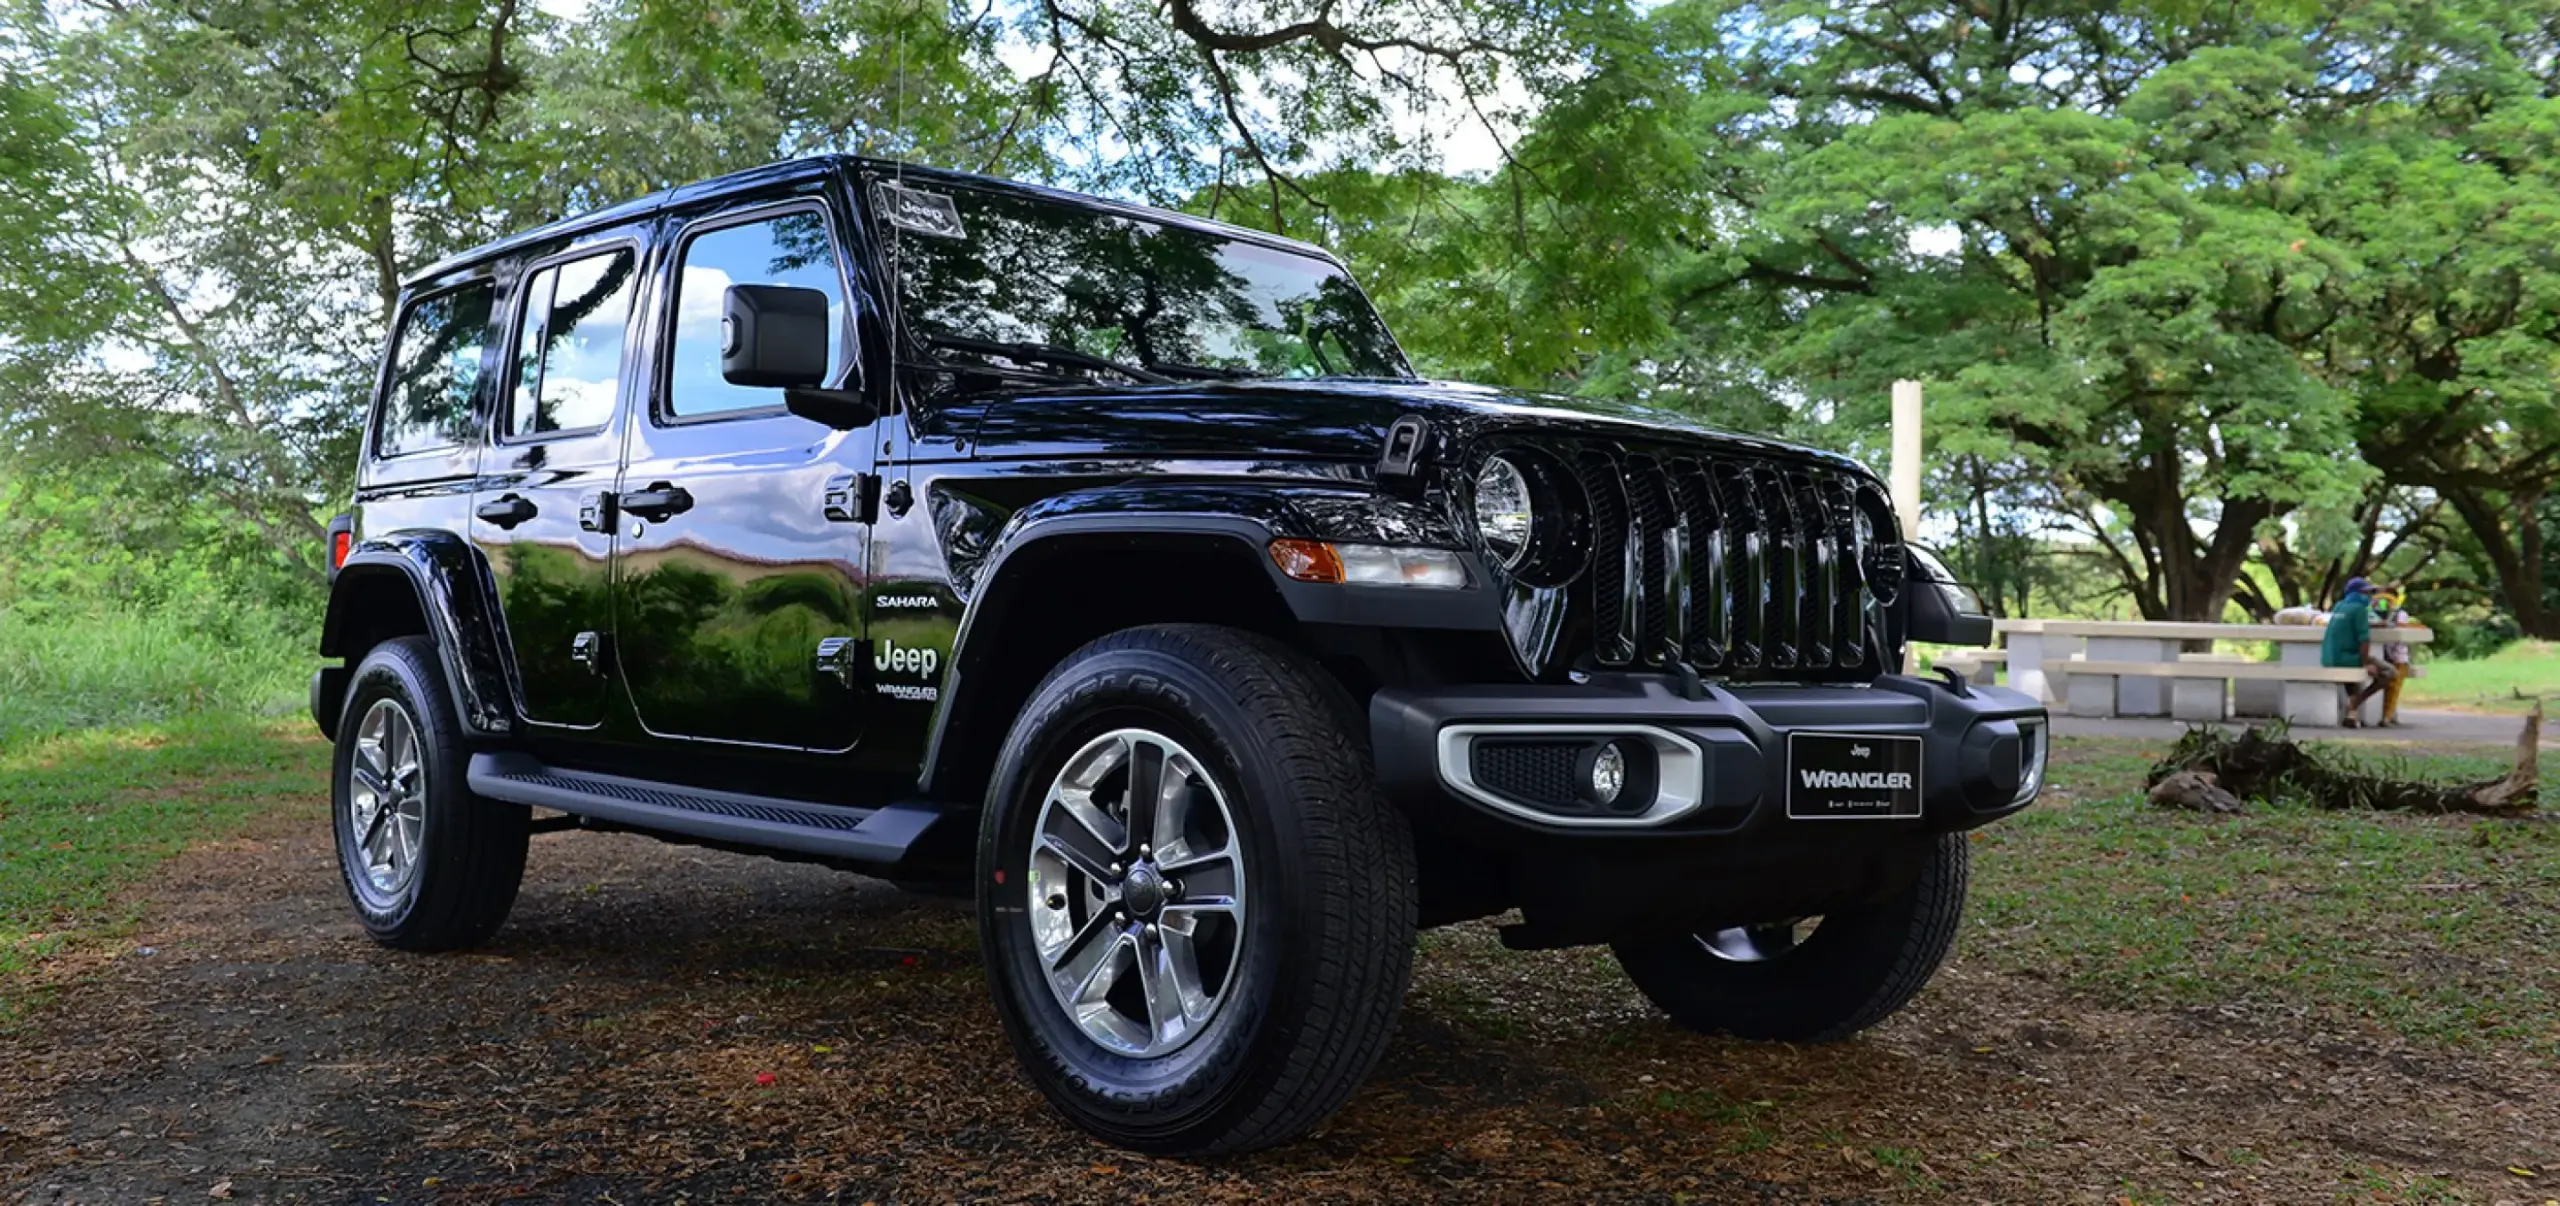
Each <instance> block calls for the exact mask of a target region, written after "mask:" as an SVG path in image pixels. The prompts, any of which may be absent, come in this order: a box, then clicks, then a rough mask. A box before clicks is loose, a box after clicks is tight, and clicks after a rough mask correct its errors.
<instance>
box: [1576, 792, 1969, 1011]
mask: <svg viewBox="0 0 2560 1206" xmlns="http://www.w3.org/2000/svg"><path fill="white" fill-rule="evenodd" d="M1967 860H1968V854H1967V847H1966V845H1965V837H1964V835H1963V834H1961V833H1950V834H1945V835H1942V836H1940V837H1938V838H1936V839H1934V841H1933V842H1932V844H1931V845H1930V846H1929V847H1928V849H1927V850H1926V852H1925V855H1924V861H1923V862H1922V864H1921V866H1920V869H1919V873H1918V874H1917V875H1915V876H1913V877H1912V880H1911V882H1910V884H1909V885H1908V886H1906V887H1905V888H1903V889H1902V890H1901V891H1899V892H1896V893H1894V894H1893V895H1891V896H1888V897H1885V898H1884V899H1882V900H1879V901H1875V902H1872V903H1869V904H1864V905H1860V906H1857V907H1855V908H1851V909H1845V910H1842V911H1840V912H1836V913H1831V914H1828V915H1825V916H1822V917H1813V918H1782V919H1777V920H1773V921H1769V922H1766V923H1762V924H1758V925H1750V926H1740V927H1736V928H1733V929H1728V930H1718V931H1715V932H1712V933H1701V934H1689V935H1683V936H1681V937H1678V938H1672V939H1667V940H1663V941H1655V942H1644V943H1620V944H1618V945H1617V946H1616V947H1615V948H1613V949H1614V950H1615V951H1616V953H1617V956H1618V965H1619V966H1620V967H1623V968H1625V969H1626V972H1627V978H1628V979H1631V980H1633V981H1635V983H1636V987H1637V988H1638V989H1640V990H1642V991H1643V992H1644V995H1645V996H1646V997H1648V998H1650V999H1651V1000H1652V1001H1653V1003H1654V1004H1655V1005H1657V1006H1660V1007H1661V1009H1662V1011H1663V1012H1664V1013H1667V1014H1670V1015H1671V1018H1672V1020H1673V1021H1676V1022H1678V1023H1680V1024H1681V1025H1683V1026H1686V1027H1688V1028H1690V1029H1692V1030H1697V1031H1701V1032H1703V1033H1707V1034H1729V1035H1732V1036H1734V1037H1735V1038H1746V1039H1765V1040H1771V1041H1779V1042H1794V1043H1822V1042H1831V1041H1834V1040H1837V1039H1844V1038H1847V1037H1849V1036H1850V1035H1853V1034H1856V1033H1858V1032H1859V1031H1861V1030H1865V1029H1866V1028H1868V1027H1870V1026H1873V1025H1875V1024H1876V1023H1878V1022H1881V1021H1883V1020H1885V1019H1886V1018H1888V1017H1891V1016H1893V1014H1894V1013H1895V1011H1897V1010H1899V1009H1901V1008H1902V1007H1903V1006H1904V1005H1906V1004H1908V1003H1910V1000H1911V998H1912V997H1913V996H1914V995H1915V994H1917V993H1918V992H1919V991H1920V989H1921V986H1923V985H1925V984H1927V983H1928V982H1929V978H1930V977H1931V976H1933V975H1936V974H1937V971H1938V965H1939V964H1940V963H1943V962H1945V961H1946V957H1947V954H1948V952H1949V951H1951V950H1953V949H1954V948H1955V942H1956V928H1957V926H1958V925H1959V924H1960V923H1961V922H1962V921H1963V919H1964V897H1965V884H1966V880H1967V878H1968V876H1969V872H1970V866H1969V864H1968V861H1967Z"/></svg>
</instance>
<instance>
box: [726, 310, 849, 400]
mask: <svg viewBox="0 0 2560 1206" xmlns="http://www.w3.org/2000/svg"><path fill="white" fill-rule="evenodd" d="M827 325H828V319H827V295H826V294H824V293H820V292H818V291H817V290H815V289H795V288H792V287H790V286H788V285H731V286H729V291H728V293H727V294H726V295H724V296H723V297H722V298H721V305H720V376H721V378H722V379H724V380H726V381H727V382H728V383H729V384H731V385H748V386H766V387H770V386H780V387H783V388H785V389H788V388H790V387H793V386H810V387H815V386H820V385H824V384H826V380H827Z"/></svg>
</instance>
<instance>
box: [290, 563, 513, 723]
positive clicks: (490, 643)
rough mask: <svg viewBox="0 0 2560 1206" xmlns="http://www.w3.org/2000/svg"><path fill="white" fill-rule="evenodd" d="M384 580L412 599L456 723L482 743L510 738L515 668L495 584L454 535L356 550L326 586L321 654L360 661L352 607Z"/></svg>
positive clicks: (357, 619)
mask: <svg viewBox="0 0 2560 1206" xmlns="http://www.w3.org/2000/svg"><path fill="white" fill-rule="evenodd" d="M386 578H389V579H396V580H397V581H399V582H400V583H402V584H404V585H405V586H406V587H407V588H408V589H409V591H410V593H411V596H412V597H413V598H415V599H416V600H417V604H418V614H419V616H420V617H422V618H423V619H424V621H425V623H426V635H427V636H428V637H429V638H430V639H432V640H433V641H434V642H435V646H436V656H437V659H438V660H439V661H440V662H442V663H443V666H444V675H445V687H446V690H447V691H448V692H450V693H451V695H452V697H453V706H454V712H455V719H457V720H460V721H461V722H462V726H463V727H464V728H465V729H467V730H469V731H471V732H473V733H475V734H478V735H481V736H487V737H503V736H507V735H509V734H512V733H513V732H515V728H516V710H515V691H514V689H513V687H512V686H511V683H512V681H513V680H512V678H511V670H512V667H511V666H510V665H509V664H508V661H507V656H506V650H507V640H506V630H505V619H504V617H503V616H502V615H501V614H500V612H499V610H498V604H497V590H496V585H495V583H494V582H493V581H492V579H491V578H490V576H489V567H488V563H487V561H486V560H485V559H484V558H483V557H482V556H481V553H480V550H479V549H477V548H475V547H473V546H472V545H471V543H470V542H469V541H466V540H464V539H462V538H461V537H459V536H456V535H454V534H453V533H451V532H446V531H440V530H434V529H426V530H414V531H398V532H390V533H386V534H384V535H381V536H375V537H369V538H367V539H365V540H364V541H362V542H360V543H358V544H357V545H356V546H355V548H354V549H353V550H351V551H350V552H349V553H348V555H347V559H346V561H345V563H344V564H342V565H341V566H339V568H338V575H337V578H336V580H335V581H334V582H333V583H332V584H331V587H330V591H329V611H328V614H327V616H326V617H324V618H323V619H322V620H321V623H320V653H321V655H322V656H323V657H339V658H357V657H362V656H363V655H364V653H365V651H364V650H363V649H360V648H356V647H355V646H356V645H357V644H359V643H360V640H359V634H360V633H363V632H364V631H366V629H367V625H366V624H365V623H363V617H362V616H360V615H359V614H357V613H358V610H359V608H358V605H357V603H356V600H357V599H358V598H359V597H360V596H361V595H363V594H364V593H366V592H367V591H368V590H369V589H371V588H372V586H373V584H375V583H379V582H382V581H383V580H385V579H386Z"/></svg>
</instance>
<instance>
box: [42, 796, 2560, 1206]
mask: <svg viewBox="0 0 2560 1206" xmlns="http://www.w3.org/2000/svg"><path fill="white" fill-rule="evenodd" d="M323 818H324V811H323V806H322V804H321V802H320V800H319V799H318V797H316V796H314V797H310V798H301V799H294V800H289V801H282V802H279V804H278V806H277V807H276V809H274V810H273V811H272V812H271V813H270V814H268V815H267V816H265V817H264V818H262V819H261V820H260V821H258V822H257V823H256V824H255V825H254V826H253V827H252V828H251V829H250V831H249V832H247V833H246V834H244V835H243V836H241V837H238V838H234V839H230V840H225V841H222V842H220V843H217V844H214V845H211V846H207V847H202V848H199V849H197V850H195V851H193V852H191V853H188V854H186V855H183V856H181V857H180V858H178V859H177V860H176V861H174V862H172V863H169V864H167V865H166V866H165V867H164V868H163V869H162V870H161V871H160V872H158V873H157V874H156V875H155V877H154V880H153V882H152V885H151V887H150V888H149V889H147V895H148V899H149V903H148V906H147V909H146V911H145V913H144V919H143V921H142V922H141V924H140V925H139V926H138V927H137V928H136V929H135V930H134V932H132V933H131V934H130V935H128V936H125V937H122V938H119V939H117V940H115V941H114V942H112V943H109V944H105V945H103V946H98V947H95V948H92V949H87V950H85V951H76V952H74V953H72V954H69V955H66V956H64V957H61V958H58V959H55V960H53V961H51V962H50V963H48V964H47V965H46V966H45V967H44V968H43V969H42V970H41V971H40V972H39V973H38V975H39V976H41V977H42V978H43V980H44V982H45V984H44V987H45V992H44V1000H43V1002H42V1003H41V1004H40V1005H38V1006H37V1007H36V1008H35V1009H34V1011H33V1012H32V1013H31V1015H30V1016H29V1018H28V1020H27V1021H26V1022H25V1023H24V1024H23V1025H21V1026H19V1027H18V1028H16V1029H15V1030H14V1031H11V1032H9V1033H6V1034H0V1068H5V1069H7V1075H5V1076H0V1198H4V1199H8V1200H15V1201H27V1202H45V1203H51V1202H114V1203H124V1202H146V1201H152V1200H162V1199H165V1200H168V1201H177V1202H201V1201H207V1200H226V1199H227V1200H236V1201H310V1202H497V1201H520V1200H541V1201H553V1200H558V1201H579V1202H620V1203H637V1202H686V1201H691V1202H714V1201H720V1202H727V1201H755V1202H762V1201H803V1200H806V1201H843V1202H866V1201H878V1202H892V1201H896V1202H938V1201H947V1200H1007V1201H1060V1202H1066V1201H1151V1200H1233V1201H1272V1200H1339V1201H1356V1202H1413V1201H1423V1200H1455V1201H1524V1202H1525V1201H1536V1202H1553V1201H1613V1202H1614V1201H1625V1202H1700V1203H1817V1202H1818V1203H1886V1202H1906V1201H1910V1202H1940V1201H1947V1202H1991V1203H2048V1202H2051V1203H2065V1202H2069V1203H2077V1202H2089V1203H2166V1202H2180V1203H2184V1202H2246V1203H2261V1202H2288V1203H2290V1202H2327V1201H2351V1202H2399V1201H2476V1202H2482V1203H2496V1202H2516V1203H2522V1204H2524V1206H2535V1204H2539V1203H2543V1202H2546V1201H2548V1200H2552V1199H2560V1083H2555V1079H2554V1076H2553V1071H2552V1069H2551V1068H2550V1067H2549V1066H2547V1065H2545V1064H2541V1063H2538V1062H2537V1063H2524V1062H2507V1061H2500V1060H2497V1059H2495V1058H2493V1057H2491V1056H2490V1055H2488V1054H2485V1053H2484V1054H2481V1055H2477V1056H2463V1055H2455V1054H2447V1053H2445V1052H2443V1051H2441V1050H2436V1049H2431V1048H2427V1049H2422V1048H2417V1047H2413V1046H2410V1045H2407V1044H2405V1043H2403V1042H2401V1041H2399V1040H2395V1039H2391V1038H2388V1037H2385V1036H2383V1035H2382V1032H2380V1031H2378V1030H2374V1031H2359V1032H2356V1033H2324V1032H2322V1031H2321V1030H2319V1029H2318V1028H2316V1027H2313V1026H2312V1025H2310V1024H2309V1023H2306V1022H2304V1021H2303V1020H2301V1019H2300V1018H2294V1017H2286V1016H2272V1015H2258V1016H2250V1015H2242V1014H2236V1013H2226V1012H2219V1011H2212V1010H2192V1011H2171V1012H2162V1013H2135V1012H2127V1011H2120V1010H2110V1009H2105V1008H2100V1007H2097V1006H2095V1005H2092V1004H2090V1003H2088V1002H2085V1001H2079V1000H2073V999H2068V998H2065V997H2063V996H2061V995H2059V994H2058V993H2057V992H2056V991H2055V990H2052V989H2050V988H2048V987H2046V986H2044V985H2042V984H2040V983H2038V982H2035V981H2033V980H2028V979H2022V978H2018V977H2015V976H2001V975H1999V974H1997V973H1993V972H1990V971H1987V970H1983V969H1981V968H1980V967H1978V966H1968V965H1967V964H1966V962H1965V961H1964V959H1963V957H1962V955H1961V953H1959V956H1958V959H1957V962H1956V964H1955V965H1954V966H1952V967H1951V968H1950V969H1949V970H1948V971H1947V972H1946V973H1945V974H1944V975H1942V976H1941V977H1940V978H1939V980H1938V981H1937V983H1936V984H1935V985H1933V986H1932V987H1931V988H1930V989H1929V991H1928V992H1927V993H1925V994H1924V995H1923V996H1922V997H1921V999H1920V1000H1919V1001H1918V1002H1917V1003H1916V1004H1915V1005H1914V1006H1913V1007H1912V1008H1911V1009H1909V1010H1908V1011H1906V1012H1905V1013H1904V1014H1903V1015H1902V1016H1900V1017H1898V1018H1896V1019H1894V1020H1893V1021H1891V1022H1889V1023H1888V1024H1886V1025H1885V1026H1883V1027H1881V1028H1880V1029H1878V1030H1877V1031H1875V1032H1873V1033H1871V1034H1869V1035H1867V1036H1864V1037H1863V1038H1861V1039H1859V1040H1856V1041H1853V1042H1849V1043H1845V1044H1841V1045H1837V1046H1831V1047H1824V1048H1790V1047H1781V1046H1752V1045H1747V1044H1739V1043H1731V1042H1724V1041H1718V1040H1710V1039H1704V1038H1699V1037H1696V1036H1692V1035H1689V1034H1686V1033H1683V1032H1680V1031H1677V1030H1674V1029H1673V1028H1671V1027H1670V1026H1669V1025H1667V1024H1666V1023H1664V1022H1663V1021H1661V1020H1660V1019H1659V1018H1658V1017H1657V1016H1656V1015H1654V1014H1653V1013H1652V1011H1651V1010H1650V1008H1649V1007H1648V1006H1647V1005H1646V1004H1645V1003H1644V1001H1643V1000H1642V999H1641V998H1640V997H1638V996H1637V995H1636V993H1635V992H1634V990H1633V989H1632V988H1631V987H1630V986H1628V985H1627V984H1626V982H1625V981H1624V980H1623V979H1622V978H1620V977H1619V976H1618V975H1617V973H1616V972H1615V971H1614V969H1612V968H1611V967H1610V966H1609V965H1608V963H1607V960H1606V958H1605V956H1601V955H1598V954H1596V953H1594V952H1588V951H1583V952H1558V953H1549V954H1541V955H1535V956H1531V955H1518V954H1511V953H1508V952H1502V951H1499V950H1498V949H1496V948H1495V947H1494V945H1493V942H1492V939H1491V936H1490V934H1489V932H1488V931H1485V930H1481V929H1462V930H1457V931H1451V932H1447V933H1443V934H1437V935H1432V936H1429V937H1427V938H1426V940H1425V957H1424V959H1423V962H1422V966H1421V969H1420V971H1419V973H1418V976H1417V980H1416V983H1415V987H1414V992H1413V995H1412V997H1411V999H1410V1001H1409V1002H1408V1007H1407V1009H1406V1011H1405V1014H1404V1020H1403V1023H1402V1027H1401V1030H1400V1032H1399V1034H1398V1036H1397V1039H1396V1042H1395V1044H1394V1046H1393V1048H1392V1050H1391V1051H1390V1053H1389V1055H1388V1057H1387V1060H1386V1063H1385V1065H1384V1066H1383V1067H1381V1068H1380V1069H1379V1071H1378V1073H1377V1075H1376V1076H1375V1077H1374V1078H1373V1079H1372V1081H1371V1083H1370V1085H1369V1087H1368V1088H1367V1090H1366V1091H1365V1092H1363V1093H1362V1094H1361V1096H1360V1097H1359V1098H1357V1099H1356V1100H1355V1101H1354V1102H1353V1104H1352V1105H1351V1106H1350V1108H1348V1109H1347V1110H1345V1111H1344V1112H1343V1113H1342V1114H1341V1115H1339V1116H1338V1117H1336V1118H1335V1119H1334V1120H1333V1121H1332V1122H1331V1123H1330V1124H1329V1125H1328V1126H1327V1127H1326V1128H1325V1129H1324V1130H1322V1131H1321V1132H1319V1133H1317V1134H1316V1135H1315V1136H1313V1137H1312V1138H1309V1139H1307V1140H1305V1141H1303V1142H1301V1143H1299V1144H1297V1145H1295V1146H1292V1147H1290V1148H1287V1149H1285V1150H1282V1151H1279V1152H1275V1153H1270V1154H1266V1155H1261V1156H1256V1157H1251V1158H1247V1159H1242V1160H1235V1161H1227V1162H1221V1163H1212V1164H1186V1163H1181V1162H1175V1161H1164V1160H1152V1159H1146V1158H1142V1157H1134V1156H1131V1155H1128V1154H1126V1153H1121V1152H1117V1151H1113V1150H1111V1149H1108V1148H1104V1147H1101V1146H1099V1145H1096V1144H1094V1143H1092V1142H1090V1141H1088V1140H1086V1139H1084V1138H1083V1137H1081V1136H1080V1135H1078V1134H1077V1133H1075V1132H1073V1131H1071V1130H1069V1129H1068V1128H1067V1127H1066V1126H1064V1125H1063V1124H1062V1123H1060V1122H1059V1121H1058V1120H1057V1119H1056V1117H1055V1116H1053V1115H1052V1114H1051V1113H1050V1112H1049V1111H1048V1110H1047V1108H1046V1107H1045V1106H1044V1105H1043V1104H1042V1102H1041V1101H1040V1100H1039V1098H1038V1097H1037V1095H1036V1094H1035V1093H1034V1092H1033V1091H1032V1090H1031V1088H1030V1087H1029V1085H1028V1084H1027V1082H1025V1081H1024V1080H1023V1079H1022V1077H1021V1076H1020V1075H1019V1074H1018V1073H1017V1072H1016V1071H1015V1070H1014V1067H1013V1065H1012V1062H1011V1058H1010V1055H1009V1053H1008V1052H1007V1050H1006V1047H1005V1042H1004V1039H1003V1036H1002V1033H1001V1032H1000V1030H999V1028H998V1026H997V1024H996V1021H995V1018H994V1015H993V1012H992V1010H991V1009H990V1008H989V1006H988V1004H987V1001H986V992H985V986H984V983H983V981H982V980H981V978H980V975H979V973H978V970H977V961H976V955H975V952H974V938H973V936H972V933H971V925H970V923H969V920H968V917H967V915H966V914H965V913H964V912H963V911H962V910H961V909H960V908H959V907H958V906H956V905H952V904H947V903H938V902H933V901H924V900H918V899H916V898H911V897H908V896H905V895H902V894H900V893H899V892H897V891H895V890H894V889H890V888H888V887H885V886H883V885H879V884H876V883H872V882H870V881H866V880H861V879H857V878H854V877H850V876H844V875H839V874H835V873H831V872H826V871H822V870H816V869H811V868H803V867H793V866H787V865H783V864H777V863H771V862H765V861H761V860H756V859H750V858H744V857H736V856H730V855H723V854H717V853H711V852H705V851H698V850H692V849H688V848H683V847H676V846H667V845H660V844H657V843H653V842H650V841H647V840H644V839H639V838H633V837H619V836H597V835H562V836H550V837H543V838H537V839H536V846H535V853H534V859H533V867H532V870H531V872H530V873H529V875H528V878H527V882H526V884H525V889H524V894H523V897H522V898H521V899H520V900H519V902H518V903H517V906H516V911H515V915H514V919H513V920H512V921H511V922H510V924H509V925H508V927H507V928H506V930H505V931H504V932H503V933H502V934H501V935H500V936H499V939H498V941H497V943H496V945H495V946H494V947H493V948H492V949H490V950H488V951H486V952H484V953H480V954H474V955H465V956H447V957H417V956H407V955H401V954H396V953H393V952H389V951H384V950H380V949H377V948H375V947H374V946H373V945H371V944H370V943H369V942H367V941H366V940H365V939H364V937H363V935H362V934H361V933H360V932H359V931H358V929H357V927H356V925H355V923H354V922H353V920H352V919H351V917H350V915H349V913H348V911H347V908H346V905H345V902H344V900H343V899H342V896H341V892H342V889H341V888H340V887H339V885H338V883H337V880H336V878H335V875H334V870H333V868H332V865H331V860H330V855H329V849H328V845H327V842H326V829H325V822H324V819H323Z"/></svg>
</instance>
